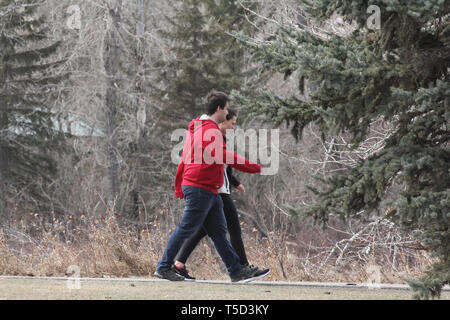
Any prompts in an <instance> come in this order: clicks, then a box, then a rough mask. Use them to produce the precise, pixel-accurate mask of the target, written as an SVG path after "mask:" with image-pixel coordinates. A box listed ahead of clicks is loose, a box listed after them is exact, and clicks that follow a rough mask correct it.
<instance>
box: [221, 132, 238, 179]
mask: <svg viewBox="0 0 450 320" xmlns="http://www.w3.org/2000/svg"><path fill="white" fill-rule="evenodd" d="M223 141H224V142H225V143H227V138H226V137H225V136H223ZM226 170H227V177H228V181H229V182H230V183H231V185H232V186H233V187H235V188H236V187H237V186H238V185H240V184H241V183H240V182H239V180H238V179H236V177H235V176H233V169H232V168H231V167H230V166H227V169H226Z"/></svg>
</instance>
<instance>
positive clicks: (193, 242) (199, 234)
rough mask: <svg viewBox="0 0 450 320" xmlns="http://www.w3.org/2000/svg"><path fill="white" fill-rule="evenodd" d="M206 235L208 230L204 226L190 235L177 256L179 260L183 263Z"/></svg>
mask: <svg viewBox="0 0 450 320" xmlns="http://www.w3.org/2000/svg"><path fill="white" fill-rule="evenodd" d="M204 236H206V231H205V230H204V229H203V228H200V229H198V230H197V231H196V232H195V233H194V234H193V235H192V236H190V237H189V238H188V239H187V240H186V241H185V242H184V244H183V246H182V247H181V249H180V251H179V252H178V255H177V257H176V260H177V262H181V263H182V264H183V265H184V264H185V263H186V261H187V259H188V258H189V256H190V255H191V253H192V251H194V249H195V247H196V246H197V245H198V243H199V242H200V240H202V239H203V237H204Z"/></svg>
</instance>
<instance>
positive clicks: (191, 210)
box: [156, 186, 217, 271]
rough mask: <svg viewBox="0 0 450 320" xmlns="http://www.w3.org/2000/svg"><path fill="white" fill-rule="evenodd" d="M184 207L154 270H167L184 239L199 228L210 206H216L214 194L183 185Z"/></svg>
mask: <svg viewBox="0 0 450 320" xmlns="http://www.w3.org/2000/svg"><path fill="white" fill-rule="evenodd" d="M183 193H184V197H185V201H186V204H185V208H184V211H183V216H182V217H181V220H180V222H179V223H178V226H177V227H176V229H175V231H174V232H173V233H172V234H171V236H170V237H169V240H168V241H167V245H166V248H165V250H164V253H163V256H162V258H161V260H160V261H158V264H157V265H156V270H157V271H159V270H169V269H170V268H171V267H172V265H173V260H174V258H175V256H176V255H177V253H178V251H179V250H180V248H181V246H182V245H183V243H184V241H185V240H186V239H187V238H189V236H191V235H192V234H193V233H194V232H196V231H197V230H198V229H200V228H201V226H202V225H203V223H204V221H205V219H206V217H207V216H208V213H209V212H210V211H211V208H212V207H214V206H216V202H217V198H216V195H215V194H213V193H211V192H209V191H206V190H203V189H201V188H197V187H189V186H185V187H183Z"/></svg>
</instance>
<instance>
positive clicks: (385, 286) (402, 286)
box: [0, 276, 450, 291]
mask: <svg viewBox="0 0 450 320" xmlns="http://www.w3.org/2000/svg"><path fill="white" fill-rule="evenodd" d="M0 279H40V280H65V281H67V280H80V281H125V282H166V281H167V280H161V279H157V278H84V277H83V278H75V277H39V276H37V277H31V276H0ZM195 282H196V283H206V284H228V285H251V286H258V285H264V286H293V287H295V286H298V287H315V288H319V287H326V288H364V289H394V290H411V288H410V287H409V286H408V285H406V284H389V283H375V284H369V283H341V282H309V281H301V282H287V281H253V282H250V283H247V284H243V283H232V282H230V281H226V280H196V281H195ZM442 291H450V286H448V285H447V286H444V288H442Z"/></svg>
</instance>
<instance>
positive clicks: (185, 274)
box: [173, 266, 195, 281]
mask: <svg viewBox="0 0 450 320" xmlns="http://www.w3.org/2000/svg"><path fill="white" fill-rule="evenodd" d="M173 270H174V271H175V272H176V273H178V274H179V275H180V276H183V277H184V280H186V281H195V278H194V277H191V276H190V275H189V273H188V271H187V269H186V267H183V268H178V267H177V266H175V267H174V268H173Z"/></svg>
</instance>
